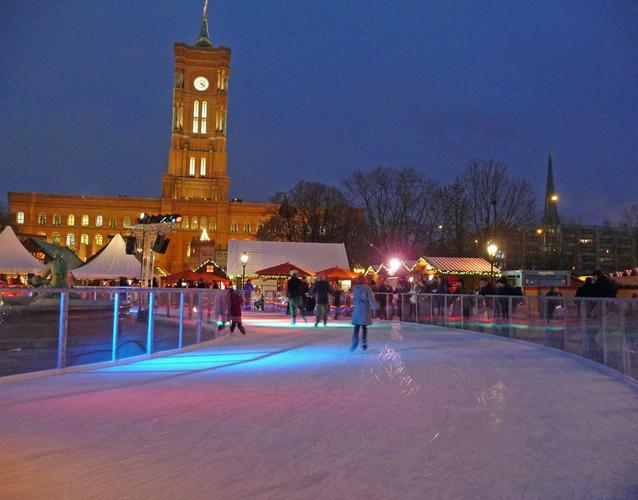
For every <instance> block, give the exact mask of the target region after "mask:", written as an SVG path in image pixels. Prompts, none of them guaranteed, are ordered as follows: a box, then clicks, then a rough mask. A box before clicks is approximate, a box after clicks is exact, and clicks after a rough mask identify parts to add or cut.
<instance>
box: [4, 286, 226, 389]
mask: <svg viewBox="0 0 638 500" xmlns="http://www.w3.org/2000/svg"><path fill="white" fill-rule="evenodd" d="M226 298H227V295H225V294H223V291H222V290H217V289H198V288H187V289H184V288H132V287H78V288H69V289H52V288H49V289H42V288H19V287H16V288H0V377H3V376H5V377H6V376H11V375H16V374H22V373H30V372H37V371H46V372H50V371H51V370H54V371H56V370H57V371H59V370H63V369H67V368H69V367H74V366H84V365H91V366H94V365H102V364H104V363H107V364H108V363H114V362H121V361H125V362H128V361H129V360H140V359H146V358H148V357H149V356H154V355H156V354H158V353H159V354H160V355H164V354H168V353H173V352H176V351H179V350H180V349H184V348H188V347H189V346H196V345H199V344H202V343H204V342H207V341H209V340H212V339H214V338H215V336H216V333H217V325H218V323H217V321H218V320H220V319H221V311H222V309H224V310H226V308H227V305H226V304H224V303H223V301H224V300H225V299H226Z"/></svg>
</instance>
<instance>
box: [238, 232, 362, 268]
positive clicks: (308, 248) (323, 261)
mask: <svg viewBox="0 0 638 500" xmlns="http://www.w3.org/2000/svg"><path fill="white" fill-rule="evenodd" d="M244 252H246V255H247V256H248V262H247V263H246V276H254V275H255V271H257V270H259V269H265V268H267V267H272V266H276V265H278V264H281V263H282V262H293V263H294V264H295V265H297V266H300V267H301V268H303V269H308V270H310V271H315V270H317V269H325V268H327V267H332V266H337V267H342V268H344V269H349V268H350V264H349V263H348V256H347V255H346V247H345V246H344V244H343V243H298V242H288V241H251V240H230V241H229V242H228V269H227V274H228V276H241V275H242V264H241V260H240V258H241V256H242V255H243V253H244Z"/></svg>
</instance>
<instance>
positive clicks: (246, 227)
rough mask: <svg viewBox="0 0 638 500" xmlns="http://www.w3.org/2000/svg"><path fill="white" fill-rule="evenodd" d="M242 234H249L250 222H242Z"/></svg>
mask: <svg viewBox="0 0 638 500" xmlns="http://www.w3.org/2000/svg"><path fill="white" fill-rule="evenodd" d="M244 233H250V222H244Z"/></svg>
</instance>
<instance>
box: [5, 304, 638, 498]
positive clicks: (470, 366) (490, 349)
mask: <svg viewBox="0 0 638 500" xmlns="http://www.w3.org/2000/svg"><path fill="white" fill-rule="evenodd" d="M246 323H247V326H248V329H249V333H248V335H247V336H245V337H244V336H242V335H241V334H239V332H235V333H234V334H233V335H232V336H224V337H221V338H219V339H218V340H215V341H213V342H212V343H210V344H209V345H208V346H206V347H205V348H202V349H200V350H197V351H194V352H190V353H183V354H180V355H177V356H173V357H169V358H158V359H154V360H149V361H144V362H139V363H135V364H128V365H122V366H117V367H112V368H107V369H99V370H92V371H86V372H80V373H69V374H65V375H61V376H53V377H47V378H37V379H33V380H26V381H21V382H9V383H7V382H5V383H0V443H1V445H0V498H11V499H31V498H74V499H78V498H118V499H123V498H134V499H137V498H139V499H142V498H144V499H150V498H152V499H157V498H180V499H182V498H189V499H191V498H193V499H199V498H202V499H210V498H291V499H304V498H310V499H313V500H314V499H323V498H326V499H328V498H330V499H335V498H337V499H340V498H343V499H352V498H365V499H371V498H375V499H376V498H380V499H381V498H383V499H386V498H414V499H423V498H432V499H448V498H450V499H456V498H468V499H476V498H485V499H487V498H489V499H493V498H497V499H498V498H512V499H527V498H529V499H532V498H539V499H541V498H542V499H552V498H555V499H570V498H573V499H582V498H592V499H593V498H595V499H600V498H614V499H621V498H627V499H629V498H638V389H637V387H636V385H634V384H632V383H629V382H627V381H624V380H623V379H622V378H621V377H620V376H618V375H617V374H615V372H613V371H611V370H608V369H607V368H604V367H601V366H599V365H596V364H594V363H592V362H589V361H586V360H583V359H579V358H577V357H574V356H571V355H569V354H565V353H561V352H559V351H555V350H551V349H547V348H542V347H538V346H534V345H528V344H525V343H523V342H519V341H514V340H510V339H503V338H498V337H492V336H487V335H482V334H476V333H466V332H461V331H457V330H447V329H444V328H438V327H427V326H418V325H405V324H404V325H400V324H398V323H394V324H390V323H385V324H377V325H375V327H374V328H373V329H372V330H371V334H370V337H371V347H370V349H369V350H368V351H367V352H361V351H357V352H355V353H350V352H349V349H348V346H349V336H350V327H349V326H348V325H346V324H339V325H335V326H333V327H329V328H319V329H314V328H312V327H306V326H304V325H302V326H299V327H297V328H294V329H292V328H290V326H288V325H287V324H286V323H285V322H284V321H283V320H279V319H275V318H270V317H268V316H259V317H254V316H253V317H249V318H248V319H247V321H246Z"/></svg>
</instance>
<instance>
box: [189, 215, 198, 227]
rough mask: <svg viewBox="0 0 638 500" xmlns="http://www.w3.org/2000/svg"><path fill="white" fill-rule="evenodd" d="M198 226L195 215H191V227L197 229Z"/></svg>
mask: <svg viewBox="0 0 638 500" xmlns="http://www.w3.org/2000/svg"><path fill="white" fill-rule="evenodd" d="M198 228H199V223H198V221H197V217H195V216H193V218H192V220H191V229H198Z"/></svg>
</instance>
